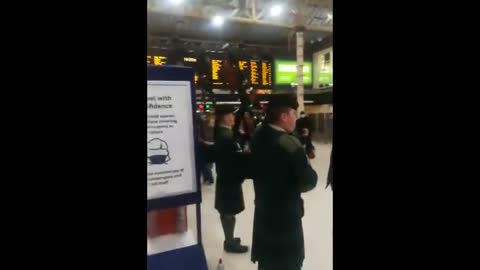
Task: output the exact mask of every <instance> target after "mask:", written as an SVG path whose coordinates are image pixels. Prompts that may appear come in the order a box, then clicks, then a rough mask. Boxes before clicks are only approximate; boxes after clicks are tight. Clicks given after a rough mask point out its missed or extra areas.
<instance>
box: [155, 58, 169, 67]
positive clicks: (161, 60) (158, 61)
mask: <svg viewBox="0 0 480 270" xmlns="http://www.w3.org/2000/svg"><path fill="white" fill-rule="evenodd" d="M166 63H167V57H165V56H160V55H155V56H153V65H154V66H161V65H165V64H166Z"/></svg>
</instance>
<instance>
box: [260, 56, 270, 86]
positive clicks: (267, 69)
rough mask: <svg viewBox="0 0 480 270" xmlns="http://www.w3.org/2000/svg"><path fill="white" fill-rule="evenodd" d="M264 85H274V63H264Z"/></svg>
mask: <svg viewBox="0 0 480 270" xmlns="http://www.w3.org/2000/svg"><path fill="white" fill-rule="evenodd" d="M262 85H265V86H271V85H272V63H270V62H266V61H262Z"/></svg>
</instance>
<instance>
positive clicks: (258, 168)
mask: <svg viewBox="0 0 480 270" xmlns="http://www.w3.org/2000/svg"><path fill="white" fill-rule="evenodd" d="M297 107H298V103H297V102H296V100H295V99H294V98H293V97H277V98H275V99H272V100H271V101H270V103H269V105H268V108H267V116H266V118H265V123H264V125H263V126H262V127H261V128H260V129H259V130H258V131H257V132H256V133H255V135H254V137H253V140H252V157H251V158H252V164H255V167H254V172H253V175H252V178H253V185H254V189H255V213H254V221H253V241H252V256H251V260H252V262H254V263H255V262H258V269H259V270H299V269H301V268H302V265H303V260H304V258H305V252H304V239H303V227H302V217H303V215H304V207H303V200H302V197H301V193H302V192H307V191H310V190H312V189H313V188H315V186H316V184H317V173H316V172H315V171H314V170H313V168H312V167H311V165H310V163H309V160H308V158H307V155H306V153H305V150H304V148H303V147H302V145H301V143H300V142H299V140H298V139H297V138H296V137H294V136H292V135H290V134H291V133H292V132H293V131H294V130H295V124H296V122H295V121H296V118H297V117H296V109H297Z"/></svg>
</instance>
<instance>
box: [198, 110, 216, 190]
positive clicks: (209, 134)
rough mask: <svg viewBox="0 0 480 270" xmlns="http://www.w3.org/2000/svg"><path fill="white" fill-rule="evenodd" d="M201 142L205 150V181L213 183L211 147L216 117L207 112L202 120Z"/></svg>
mask: <svg viewBox="0 0 480 270" xmlns="http://www.w3.org/2000/svg"><path fill="white" fill-rule="evenodd" d="M201 123H202V124H201V126H200V128H201V132H200V134H199V135H200V136H199V137H200V139H199V141H200V143H201V144H202V149H203V151H204V157H205V158H204V162H203V163H202V168H201V171H200V172H201V174H202V175H203V183H205V184H209V185H211V184H213V173H212V168H213V162H212V161H213V157H211V155H212V154H211V151H210V150H211V149H212V147H213V144H214V142H213V130H214V125H215V117H214V116H213V115H211V114H206V115H205V117H204V119H202V121H201Z"/></svg>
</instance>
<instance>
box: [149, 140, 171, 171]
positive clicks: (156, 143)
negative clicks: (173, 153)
mask: <svg viewBox="0 0 480 270" xmlns="http://www.w3.org/2000/svg"><path fill="white" fill-rule="evenodd" d="M147 149H148V158H147V164H148V165H162V164H167V162H169V161H170V160H171V159H170V152H169V149H168V144H167V142H166V141H164V140H161V139H159V138H154V139H152V140H150V141H149V142H147Z"/></svg>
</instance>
